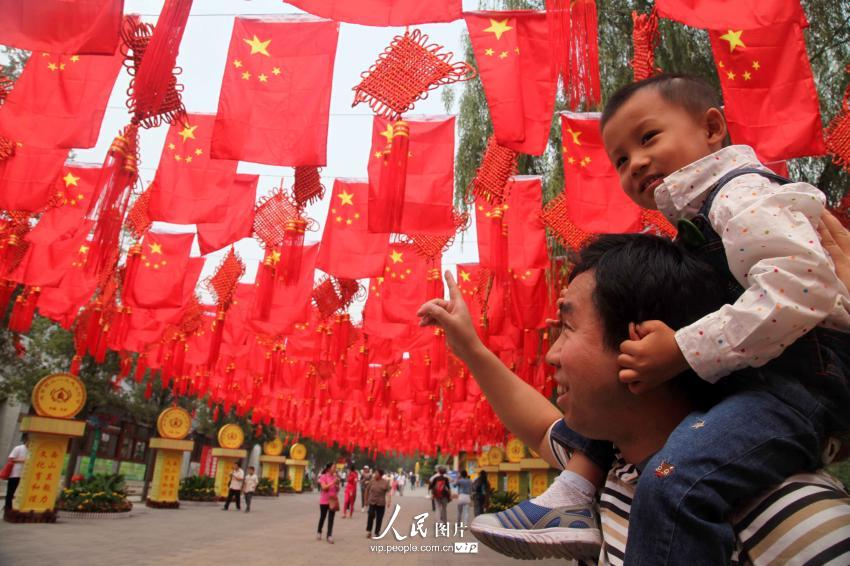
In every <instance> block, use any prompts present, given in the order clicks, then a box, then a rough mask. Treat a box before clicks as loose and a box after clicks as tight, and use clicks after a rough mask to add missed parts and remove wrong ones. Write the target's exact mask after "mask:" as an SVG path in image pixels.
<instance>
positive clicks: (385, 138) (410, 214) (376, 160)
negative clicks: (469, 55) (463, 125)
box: [369, 116, 455, 234]
mask: <svg viewBox="0 0 850 566" xmlns="http://www.w3.org/2000/svg"><path fill="white" fill-rule="evenodd" d="M405 122H407V123H408V125H409V127H410V136H409V147H408V154H407V155H408V157H407V177H406V183H405V190H404V208H403V210H402V216H401V229H400V232H401V233H404V234H438V233H446V232H454V231H455V226H454V223H453V220H452V210H453V206H452V199H453V194H454V149H455V119H454V117H451V116H448V117H446V116H435V117H427V118H426V117H422V118H420V119H415V118H405ZM392 135H393V128H392V124H391V122H390V121H389V120H387V119H386V118H382V117H380V116H375V119H374V120H373V121H372V149H371V153H370V154H369V210H370V211H371V210H374V202H375V200H376V199H377V198H378V197H379V195H380V194H381V191H380V186H379V184H380V181H381V169H382V168H383V167H386V165H385V163H384V156H383V153H382V150H383V149H384V147H385V146H386V145H387V143H388V142H389V141H390V139H392Z"/></svg>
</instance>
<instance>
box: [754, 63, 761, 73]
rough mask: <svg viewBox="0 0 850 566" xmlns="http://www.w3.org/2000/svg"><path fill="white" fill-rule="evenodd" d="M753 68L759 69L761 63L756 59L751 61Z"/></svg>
mask: <svg viewBox="0 0 850 566" xmlns="http://www.w3.org/2000/svg"><path fill="white" fill-rule="evenodd" d="M753 69H755V70H756V71H758V70H759V69H761V64H760V63H759V62H758V61H753Z"/></svg>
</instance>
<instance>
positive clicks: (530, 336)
mask: <svg viewBox="0 0 850 566" xmlns="http://www.w3.org/2000/svg"><path fill="white" fill-rule="evenodd" d="M537 343H538V333H537V331H536V330H530V329H528V328H526V329H524V330H523V331H522V351H523V353H524V354H525V356H524V357H525V361H526V363H527V364H529V365H530V364H533V363H534V362H535V360H537Z"/></svg>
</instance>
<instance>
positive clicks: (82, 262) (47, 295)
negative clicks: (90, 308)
mask: <svg viewBox="0 0 850 566" xmlns="http://www.w3.org/2000/svg"><path fill="white" fill-rule="evenodd" d="M92 246H93V244H92V243H91V242H86V243H84V244H82V245H81V246H80V247H79V249H78V250H77V253H75V254H74V255H73V256H72V257H73V260H72V261H71V268H70V269H69V270H68V271H67V272H66V273H65V275H64V277H62V281H61V282H60V283H59V286H57V287H45V288H44V289H42V290H41V295H39V297H38V310H39V312H40V313H41V315H42V316H45V317H47V318H50V319H51V320H55V321H56V322H58V323H59V324H60V325H61V326H62V327H63V328H70V327H71V325H72V324H73V322H74V319H75V318H76V317H77V312H78V311H79V310H80V308H81V307H82V306H83V305H84V304H86V302H88V300H89V299H91V296H92V293H94V290H95V287H96V286H97V281H98V275H97V274H92V273H90V272H89V270H87V269H86V257H87V255H88V254H90V253H91V247H92Z"/></svg>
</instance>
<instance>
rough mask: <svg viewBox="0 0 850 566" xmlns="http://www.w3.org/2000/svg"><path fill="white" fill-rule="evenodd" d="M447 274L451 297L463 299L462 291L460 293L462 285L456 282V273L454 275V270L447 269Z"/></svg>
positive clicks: (447, 284) (452, 298)
mask: <svg viewBox="0 0 850 566" xmlns="http://www.w3.org/2000/svg"><path fill="white" fill-rule="evenodd" d="M445 276H446V286H447V287H448V288H449V298H450V299H451V300H453V301H454V300H455V299H458V300H460V299H462V297H461V293H460V287H458V286H457V283H456V282H455V278H454V275H452V272H451V271H446V273H445Z"/></svg>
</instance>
